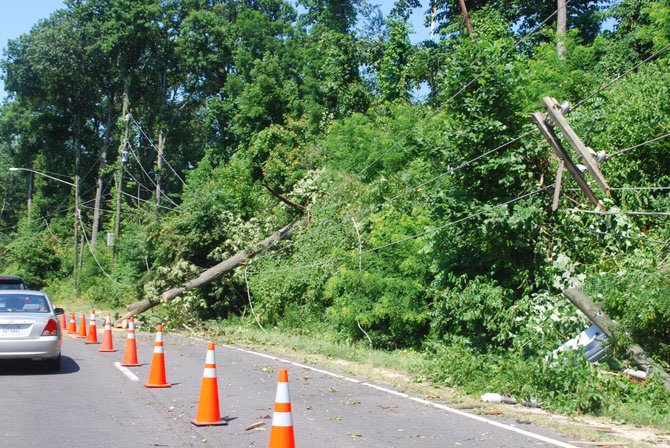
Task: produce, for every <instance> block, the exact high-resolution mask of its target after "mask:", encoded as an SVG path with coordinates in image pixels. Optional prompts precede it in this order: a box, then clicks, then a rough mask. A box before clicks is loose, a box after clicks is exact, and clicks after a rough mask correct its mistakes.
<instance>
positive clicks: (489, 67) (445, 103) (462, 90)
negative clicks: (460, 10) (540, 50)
mask: <svg viewBox="0 0 670 448" xmlns="http://www.w3.org/2000/svg"><path fill="white" fill-rule="evenodd" d="M570 2H571V0H568V1H566V2H565V4H564V5H562V6H561V7H560V8H558V9H556V11H554V12H552V13H551V14H550V15H549V16H548V17H547V18H546V19H544V20H543V21H542V22H540V23H539V24H538V25H536V26H535V28H533V29H532V30H530V31H529V32H528V33H526V35H525V36H523V37H522V38H521V39H519V40H517V41H516V42H515V43H514V45H512V46H511V47H510V48H508V49H507V50H506V51H505V52H504V53H503V54H502V55H501V56H499V57H498V58H497V59H496V60H495V61H493V62H491V63H490V64H489V65H488V66H487V67H486V68H485V69H484V70H483V71H481V72H480V73H479V74H477V75H476V76H475V77H474V78H472V79H471V80H470V81H469V82H468V83H466V84H465V85H464V86H463V87H461V89H460V90H458V91H457V92H456V93H455V94H453V95H452V96H451V97H449V98H448V99H447V100H445V101H444V103H443V104H442V105H441V106H440V107H438V108H437V109H435V112H433V114H432V115H430V116H429V117H428V118H427V119H426V120H430V119H432V118H434V117H435V116H437V114H438V113H439V112H441V111H442V109H444V108H445V107H446V106H447V104H448V103H449V102H450V101H453V100H454V99H455V98H457V97H458V96H459V95H460V94H461V93H463V92H464V91H465V90H466V89H467V88H468V87H470V86H471V85H472V84H473V83H475V82H476V81H477V80H478V79H479V78H481V77H482V76H484V75H485V74H486V73H487V72H488V71H489V70H490V69H491V67H493V66H495V65H496V64H498V62H500V61H501V60H502V59H504V58H506V57H507V56H508V55H509V54H510V52H511V51H512V50H514V49H515V48H516V47H518V46H519V45H521V44H522V43H523V42H524V41H525V40H526V39H528V38H529V37H530V36H531V35H533V34H534V33H535V32H536V31H538V30H539V29H540V28H541V27H542V26H544V24H546V23H547V22H548V21H549V20H551V18H552V17H554V16H555V15H556V14H558V12H559V11H560V10H561V9H563V8H567V6H568V4H569V3H570ZM415 128H416V126H414V127H413V128H412V130H411V131H409V132H408V133H407V134H406V135H405V136H404V137H402V138H401V139H400V140H399V141H397V142H396V143H394V144H393V145H392V146H391V147H390V148H389V149H388V150H386V151H384V152H383V153H382V154H381V155H379V156H378V157H377V158H376V159H375V160H373V161H372V162H370V164H368V165H367V166H366V167H365V168H363V170H362V171H360V172H359V173H358V175H359V176H360V175H362V174H363V173H365V172H366V171H367V170H368V169H369V168H370V167H372V166H373V165H374V164H376V163H377V162H378V161H380V160H381V159H382V158H383V157H384V156H385V155H386V154H388V153H389V152H391V150H393V149H394V148H395V147H397V146H399V145H400V142H401V141H405V140H407V138H408V137H409V136H410V135H411V134H412V133H413V132H414V129H415Z"/></svg>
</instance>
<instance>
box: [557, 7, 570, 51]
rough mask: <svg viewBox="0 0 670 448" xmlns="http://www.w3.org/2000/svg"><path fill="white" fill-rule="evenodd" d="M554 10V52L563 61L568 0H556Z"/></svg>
mask: <svg viewBox="0 0 670 448" xmlns="http://www.w3.org/2000/svg"><path fill="white" fill-rule="evenodd" d="M557 8H558V9H557V11H556V53H557V54H558V59H559V60H561V61H565V35H566V34H567V32H568V2H567V0H558V4H557Z"/></svg>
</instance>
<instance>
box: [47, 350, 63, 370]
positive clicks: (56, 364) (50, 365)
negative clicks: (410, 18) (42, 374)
mask: <svg viewBox="0 0 670 448" xmlns="http://www.w3.org/2000/svg"><path fill="white" fill-rule="evenodd" d="M44 362H45V365H46V368H47V370H48V371H49V372H58V371H59V370H60V353H59V354H58V356H57V357H56V358H49V359H46V360H45V361H44Z"/></svg>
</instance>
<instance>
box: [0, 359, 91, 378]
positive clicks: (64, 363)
mask: <svg viewBox="0 0 670 448" xmlns="http://www.w3.org/2000/svg"><path fill="white" fill-rule="evenodd" d="M76 372H79V364H77V362H76V361H75V360H74V359H72V358H70V357H69V356H64V355H63V356H62V357H61V364H60V370H59V371H58V372H51V371H49V369H48V368H47V366H46V363H44V362H42V361H31V360H28V359H12V360H2V361H0V375H66V374H69V373H76Z"/></svg>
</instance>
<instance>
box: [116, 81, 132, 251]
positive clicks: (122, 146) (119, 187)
mask: <svg viewBox="0 0 670 448" xmlns="http://www.w3.org/2000/svg"><path fill="white" fill-rule="evenodd" d="M128 90H129V87H128V81H126V83H125V85H124V87H123V107H122V111H121V115H122V116H123V120H124V121H125V123H126V127H125V130H124V132H123V140H122V141H121V143H119V160H118V164H119V165H118V168H117V171H118V172H117V174H116V176H117V177H116V179H117V181H116V222H115V225H114V247H115V248H116V247H117V243H118V240H119V234H120V233H121V194H122V193H121V192H122V190H123V151H124V150H125V149H126V145H127V144H128V127H129V126H130V123H129V120H128V101H129V99H128ZM113 252H114V253H116V249H115V250H113Z"/></svg>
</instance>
